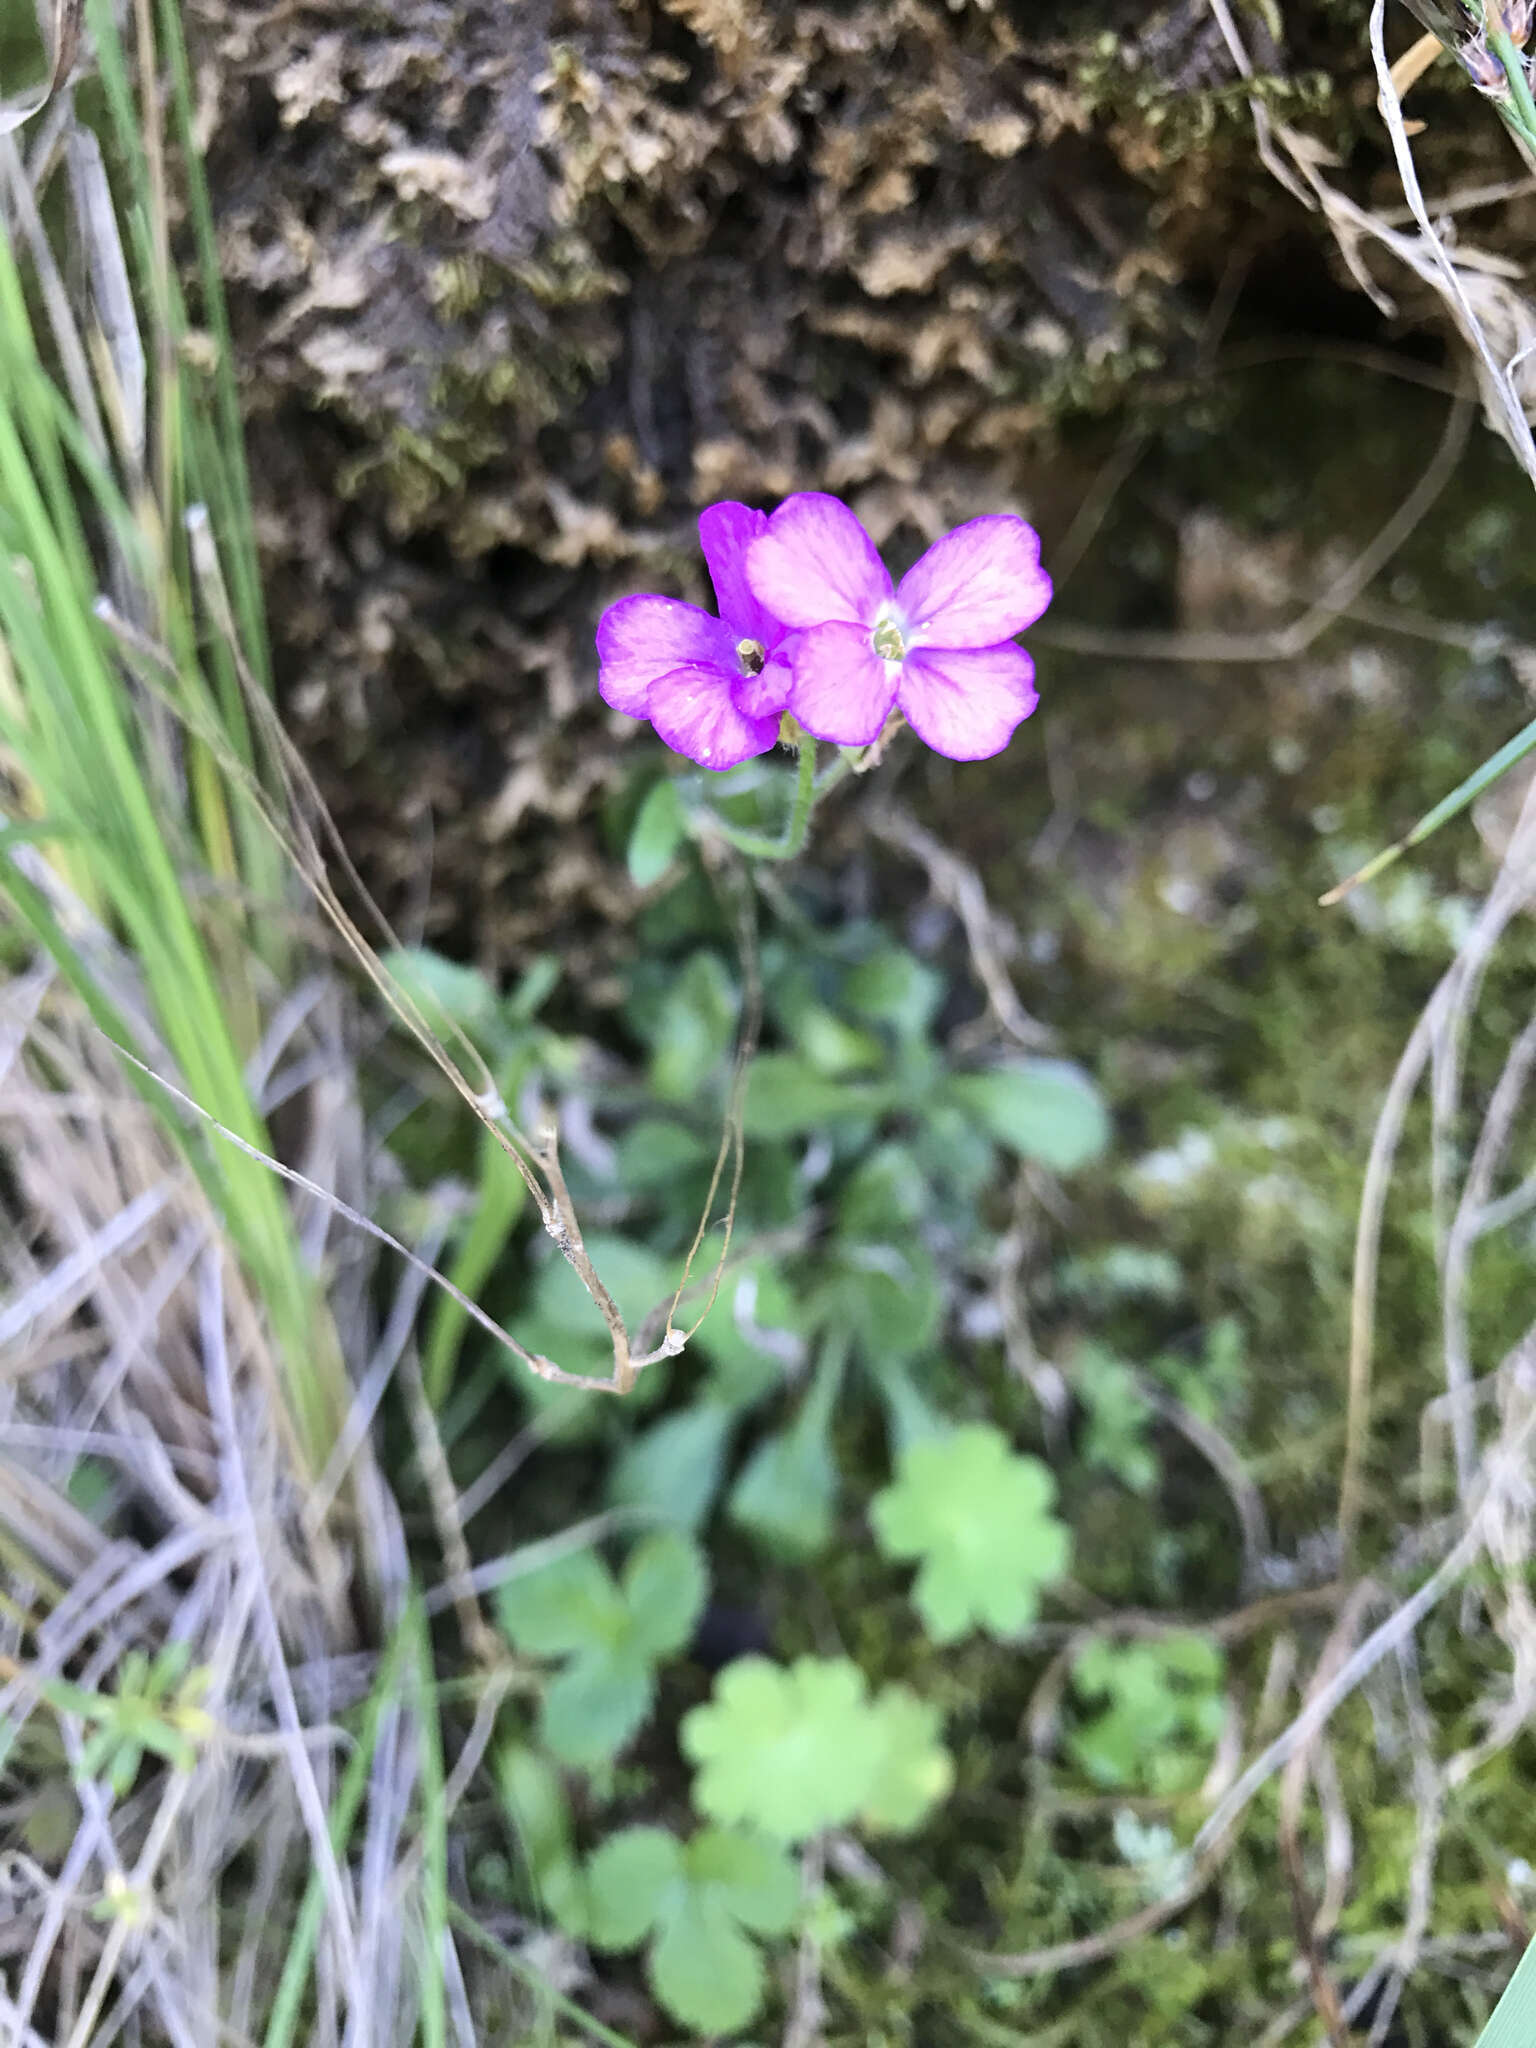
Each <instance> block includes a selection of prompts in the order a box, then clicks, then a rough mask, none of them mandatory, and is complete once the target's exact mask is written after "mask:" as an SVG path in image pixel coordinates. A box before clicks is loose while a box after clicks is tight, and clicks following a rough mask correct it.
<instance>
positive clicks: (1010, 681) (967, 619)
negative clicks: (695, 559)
mask: <svg viewBox="0 0 1536 2048" xmlns="http://www.w3.org/2000/svg"><path fill="white" fill-rule="evenodd" d="M746 575H747V582H748V584H749V585H750V587H751V591H752V595H753V596H754V597H755V598H756V599H757V601H758V603H759V604H761V605H763V606H764V607H765V608H766V609H767V610H768V611H769V612H771V613H772V614H773V615H774V617H775V618H777V619H780V620H782V621H783V622H784V625H785V626H786V627H789V628H798V629H800V630H799V635H798V638H797V639H796V640H795V641H794V643H793V645H792V647H791V648H790V649H789V650H788V659H789V661H790V665H791V668H792V672H793V683H792V686H791V689H790V693H789V709H790V710H791V711H792V712H793V713H794V715H795V717H796V718H797V719H798V720H799V722H800V724H801V725H802V726H804V728H805V730H806V731H807V732H809V733H813V734H815V736H816V737H817V738H818V739H823V740H833V741H835V742H836V743H837V744H838V745H839V746H845V747H859V746H866V745H868V744H869V742H870V741H871V740H874V739H876V738H877V737H878V736H879V733H880V731H881V728H882V727H883V726H884V724H885V721H886V718H887V717H888V716H889V714H890V712H891V710H892V708H893V706H894V707H897V708H899V709H900V710H901V712H902V714H903V716H904V717H905V718H906V721H907V723H908V725H910V726H911V728H912V730H913V731H914V732H915V733H916V734H917V736H918V738H919V739H920V740H923V741H925V742H926V743H927V744H928V745H929V746H930V747H932V748H933V750H934V752H935V753H938V754H947V755H949V757H950V758H951V759H952V760H956V761H980V760H984V759H985V758H986V757H987V756H988V755H990V754H996V753H1000V752H1001V751H1002V749H1003V748H1004V747H1005V746H1007V744H1008V741H1009V739H1010V738H1011V737H1012V734H1013V730H1014V727H1015V726H1016V725H1018V724H1019V722H1020V721H1021V720H1022V719H1025V718H1027V717H1028V716H1029V714H1030V712H1031V711H1033V710H1034V708H1035V704H1036V702H1037V698H1036V694H1035V667H1034V663H1033V662H1032V661H1031V660H1030V658H1029V656H1028V655H1027V654H1026V653H1025V652H1024V650H1023V648H1022V647H1017V646H1015V645H1014V642H1013V635H1014V634H1015V633H1019V632H1022V631H1023V629H1024V628H1025V627H1026V626H1029V625H1032V624H1033V623H1034V621H1035V620H1036V619H1038V618H1039V616H1040V614H1041V613H1042V612H1043V611H1044V610H1045V608H1046V606H1047V605H1048V604H1049V603H1050V601H1051V580H1050V578H1049V577H1048V576H1047V575H1046V573H1045V571H1044V570H1043V569H1042V568H1041V567H1040V540H1039V536H1038V535H1037V534H1036V533H1035V531H1034V529H1033V527H1031V526H1029V525H1027V524H1026V523H1025V521H1024V520H1022V519H1019V518H1016V517H1015V516H1014V515H1013V514H1011V513H994V514H989V515H987V516H986V517H984V518H981V519H972V520H971V521H969V523H968V524H966V525H965V526H957V527H956V528H955V530H954V532H953V533H947V534H945V536H944V538H943V539H942V540H938V541H935V542H934V544H933V546H932V547H931V548H929V550H928V552H927V553H926V554H925V555H924V556H923V557H922V559H921V560H920V561H919V562H917V563H916V564H915V565H914V567H912V568H911V569H909V570H908V571H907V573H906V575H905V576H903V577H902V579H901V582H900V584H899V585H898V586H897V587H896V589H895V590H894V591H893V590H892V588H891V578H890V574H889V572H888V571H887V569H886V567H885V564H884V563H883V562H882V561H881V560H880V557H879V555H878V554H877V553H876V551H875V544H874V542H873V541H872V540H871V539H870V537H869V535H868V534H867V533H866V532H865V531H864V528H863V526H862V525H861V524H860V523H859V521H858V519H856V518H855V516H854V515H853V513H852V512H850V511H849V509H848V507H847V506H846V505H845V504H843V502H842V500H841V499H839V498H833V497H829V496H828V495H827V494H826V493H825V492H822V491H802V492H800V493H798V494H797V495H796V496H794V497H792V498H786V499H785V500H784V502H783V504H782V505H780V507H779V508H778V510H777V511H776V512H775V513H774V514H773V516H772V518H771V519H769V520H768V521H767V523H766V531H765V532H763V533H761V534H760V535H758V536H757V537H756V538H755V539H753V540H752V541H751V542H750V544H749V545H748V548H747V553H746ZM610 701H611V700H610Z"/></svg>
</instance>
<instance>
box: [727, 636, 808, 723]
mask: <svg viewBox="0 0 1536 2048" xmlns="http://www.w3.org/2000/svg"><path fill="white" fill-rule="evenodd" d="M798 639H799V635H798V634H795V633H791V634H790V635H789V637H788V639H786V640H781V641H780V642H779V644H778V646H777V647H776V648H775V649H774V651H773V652H772V654H770V655H769V657H768V659H767V660H766V661H765V662H764V663H763V666H762V669H761V671H760V673H759V674H757V675H755V676H738V677H737V678H736V680H735V682H734V683H732V685H731V702H732V703H733V704H734V705H735V706H736V709H737V710H738V711H739V712H740V713H741V714H742V716H743V717H744V718H777V717H778V715H779V713H780V712H781V711H783V710H785V709H786V708H787V707H788V704H789V693H790V689H791V687H792V685H793V683H794V679H795V670H794V651H795V646H796V642H797V641H798Z"/></svg>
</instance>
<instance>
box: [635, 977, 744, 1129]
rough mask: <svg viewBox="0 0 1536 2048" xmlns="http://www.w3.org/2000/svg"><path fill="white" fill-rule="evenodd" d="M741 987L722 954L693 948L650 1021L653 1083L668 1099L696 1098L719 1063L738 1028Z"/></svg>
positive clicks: (684, 1099) (679, 1100)
mask: <svg viewBox="0 0 1536 2048" xmlns="http://www.w3.org/2000/svg"><path fill="white" fill-rule="evenodd" d="M737 1002H738V997H737V991H736V987H735V984H734V983H733V982H732V980H731V977H730V975H729V973H728V972H727V971H726V967H725V963H724V961H723V960H722V959H721V958H720V956H719V954H718V953H706V952H699V953H695V954H694V955H693V957H692V958H691V959H690V960H689V962H688V965H687V966H686V967H685V968H684V969H683V971H682V973H681V974H678V975H675V976H674V977H673V979H672V980H671V981H670V982H669V984H668V986H667V992H666V994H665V996H664V997H663V998H662V1000H661V1002H660V1004H659V1006H658V1007H657V1010H656V1013H655V1016H654V1018H653V1019H652V1023H651V1030H650V1034H649V1036H650V1041H651V1075H650V1078H651V1087H652V1089H653V1090H654V1092H655V1093H656V1094H657V1095H658V1096H660V1097H661V1099H662V1100H663V1101H664V1102H692V1101H696V1100H697V1099H698V1095H699V1091H700V1089H701V1088H702V1087H703V1086H704V1085H705V1084H706V1083H707V1082H708V1080H709V1078H710V1076H711V1075H712V1074H713V1073H714V1072H715V1070H716V1068H717V1067H719V1066H721V1064H722V1063H723V1061H724V1059H725V1056H726V1054H727V1053H728V1052H729V1051H730V1046H731V1037H732V1034H733V1033H734V1031H735V1029H736V1010H737Z"/></svg>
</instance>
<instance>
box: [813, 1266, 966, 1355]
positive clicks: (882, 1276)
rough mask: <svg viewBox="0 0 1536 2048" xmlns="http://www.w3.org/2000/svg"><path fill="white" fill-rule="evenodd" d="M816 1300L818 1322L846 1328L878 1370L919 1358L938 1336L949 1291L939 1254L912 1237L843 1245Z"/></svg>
mask: <svg viewBox="0 0 1536 2048" xmlns="http://www.w3.org/2000/svg"><path fill="white" fill-rule="evenodd" d="M825 1270H826V1274H827V1277H826V1279H824V1280H823V1281H822V1282H821V1284H820V1285H819V1286H818V1287H817V1289H816V1291H815V1293H814V1294H813V1296H812V1298H811V1314H812V1317H813V1318H814V1320H815V1321H816V1322H818V1323H822V1324H825V1325H826V1326H827V1327H828V1328H831V1329H836V1330H841V1331H844V1332H846V1333H847V1334H848V1335H849V1336H851V1337H852V1338H853V1339H854V1340H855V1342H856V1343H857V1345H858V1348H859V1352H860V1355H861V1356H862V1357H863V1358H864V1359H865V1360H866V1361H867V1362H868V1363H869V1364H870V1365H872V1366H874V1367H875V1368H876V1369H877V1370H878V1369H879V1368H880V1367H882V1366H883V1365H886V1364H888V1363H890V1362H892V1361H901V1360H905V1359H911V1358H916V1357H917V1356H918V1355H919V1353H921V1352H923V1351H926V1350H927V1348H928V1346H929V1345H930V1344H931V1343H932V1342H933V1340H934V1338H935V1336H936V1335H937V1334H938V1329H939V1324H940V1321H941V1320H942V1318H943V1314H944V1290H943V1287H942V1285H941V1283H940V1280H939V1271H938V1267H937V1266H936V1265H935V1264H934V1260H933V1255H932V1253H931V1252H929V1251H928V1249H927V1247H926V1246H925V1245H923V1244H922V1243H921V1242H920V1241H919V1240H918V1239H916V1238H914V1237H913V1236H911V1235H910V1234H906V1235H904V1236H903V1239H902V1241H901V1243H900V1244H889V1243H888V1244H846V1243H841V1242H840V1243H839V1245H838V1248H837V1254H836V1256H835V1258H833V1259H829V1260H828V1261H827V1264H826V1268H825Z"/></svg>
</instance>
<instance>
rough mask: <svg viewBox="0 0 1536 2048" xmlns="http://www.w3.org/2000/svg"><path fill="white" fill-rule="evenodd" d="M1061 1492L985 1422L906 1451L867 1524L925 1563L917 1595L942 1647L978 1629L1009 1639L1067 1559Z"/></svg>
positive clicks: (895, 1554)
mask: <svg viewBox="0 0 1536 2048" xmlns="http://www.w3.org/2000/svg"><path fill="white" fill-rule="evenodd" d="M1055 1491H1056V1487H1055V1481H1054V1480H1053V1479H1052V1477H1051V1474H1050V1472H1049V1470H1048V1469H1047V1468H1046V1467H1045V1466H1044V1465H1042V1464H1041V1463H1040V1461H1039V1459H1038V1458H1026V1457H1018V1456H1015V1454H1014V1453H1013V1452H1012V1450H1011V1449H1010V1448H1009V1445H1008V1440H1007V1438H1006V1437H1004V1435H1003V1434H1002V1432H1001V1431H1000V1430H997V1429H993V1428H992V1427H991V1425H990V1424H987V1423H972V1424H968V1425H967V1426H966V1427H964V1428H961V1429H954V1430H950V1431H949V1432H948V1433H947V1434H946V1435H944V1436H939V1437H926V1438H923V1439H921V1440H920V1441H918V1442H915V1443H910V1444H908V1445H907V1446H906V1447H905V1448H904V1449H903V1451H902V1452H901V1454H900V1456H899V1458H898V1460H897V1467H896V1478H895V1480H894V1481H893V1483H892V1484H891V1485H889V1486H887V1487H884V1488H883V1489H882V1490H881V1491H880V1492H879V1493H878V1494H876V1496H875V1499H874V1501H873V1503H872V1505H871V1509H870V1519H871V1521H872V1522H873V1524H874V1529H875V1539H876V1541H877V1542H878V1544H879V1546H880V1548H881V1550H882V1551H883V1552H884V1553H885V1555H886V1556H887V1557H891V1558H915V1559H918V1560H919V1561H920V1562H919V1569H918V1574H917V1580H916V1583H915V1584H914V1586H913V1589H912V1598H913V1600H914V1601H915V1603H916V1605H917V1609H918V1612H919V1613H920V1614H921V1615H922V1617H923V1625H924V1627H925V1628H926V1629H927V1631H928V1633H929V1635H931V1636H932V1637H933V1639H934V1641H935V1642H937V1643H952V1642H954V1641H956V1640H957V1639H958V1638H959V1637H960V1636H963V1635H965V1634H967V1633H969V1631H970V1630H972V1629H977V1628H979V1629H985V1630H987V1631H988V1632H989V1633H990V1634H992V1635H994V1636H998V1637H1001V1638H1004V1639H1006V1638H1008V1637H1011V1636H1016V1635H1018V1634H1019V1633H1020V1632H1021V1631H1022V1630H1023V1629H1025V1628H1027V1627H1028V1626H1029V1624H1030V1623H1031V1622H1032V1621H1033V1620H1034V1618H1035V1616H1036V1614H1037V1613H1038V1611H1039V1604H1040V1591H1041V1589H1042V1587H1044V1586H1048V1585H1050V1584H1051V1583H1052V1581H1053V1580H1055V1579H1058V1578H1059V1577H1060V1576H1061V1574H1062V1573H1063V1572H1064V1571H1065V1570H1066V1567H1067V1560H1068V1556H1069V1554H1070V1545H1069V1539H1068V1535H1067V1531H1066V1529H1065V1528H1064V1527H1063V1525H1062V1524H1061V1523H1060V1522H1058V1521H1057V1520H1056V1518H1055V1516H1054V1515H1053V1514H1052V1513H1051V1512H1050V1507H1051V1502H1052V1500H1053V1498H1054V1496H1055Z"/></svg>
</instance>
